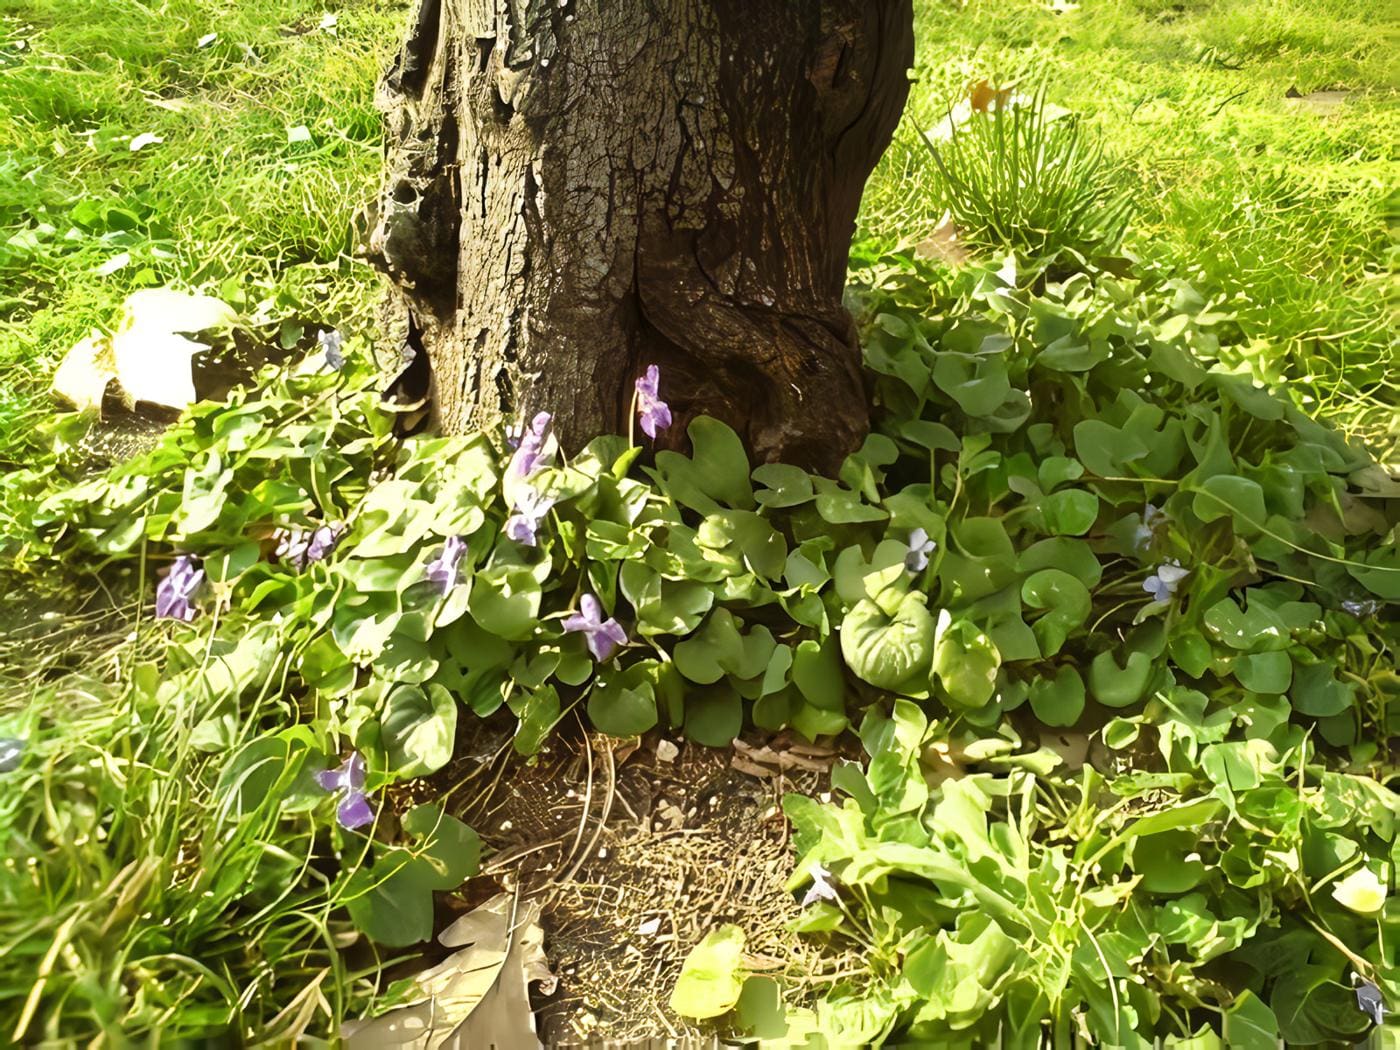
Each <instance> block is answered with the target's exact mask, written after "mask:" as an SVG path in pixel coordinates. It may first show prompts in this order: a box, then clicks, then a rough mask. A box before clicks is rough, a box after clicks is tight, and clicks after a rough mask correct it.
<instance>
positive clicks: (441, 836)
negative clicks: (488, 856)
mask: <svg viewBox="0 0 1400 1050" xmlns="http://www.w3.org/2000/svg"><path fill="white" fill-rule="evenodd" d="M400 823H401V826H402V827H403V830H404V831H406V832H407V833H408V834H410V835H412V836H413V837H414V838H416V839H421V840H422V842H421V843H419V844H418V847H417V849H416V851H415V852H416V854H417V862H418V863H421V864H424V865H426V866H427V867H428V869H429V870H430V875H429V876H428V877H427V878H426V879H425V881H430V882H431V883H432V887H433V889H435V890H455V889H456V888H457V887H458V886H460V885H461V884H462V883H463V882H465V881H466V880H467V879H469V878H471V876H473V875H475V874H476V872H477V869H478V867H479V866H480V862H481V838H480V837H479V836H478V835H477V833H476V832H475V831H473V830H472V829H471V828H469V827H468V826H467V825H466V824H463V823H462V822H461V821H460V820H458V819H457V818H456V817H454V816H452V815H451V814H448V813H444V812H443V811H442V807H441V806H440V805H438V804H436V803H428V804H426V805H421V806H414V807H413V808H412V809H410V810H409V811H408V812H407V813H405V814H404V815H403V819H402V821H401V822H400Z"/></svg>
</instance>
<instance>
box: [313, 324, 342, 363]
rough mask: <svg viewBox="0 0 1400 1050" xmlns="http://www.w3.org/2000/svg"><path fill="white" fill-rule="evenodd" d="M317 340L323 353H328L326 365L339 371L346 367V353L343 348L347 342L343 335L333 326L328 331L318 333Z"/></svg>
mask: <svg viewBox="0 0 1400 1050" xmlns="http://www.w3.org/2000/svg"><path fill="white" fill-rule="evenodd" d="M316 342H317V343H318V344H319V345H320V347H321V351H322V353H324V354H325V355H326V367H328V368H331V369H334V370H335V371H337V372H339V371H340V370H341V369H342V368H344V367H345V354H344V353H343V352H342V350H341V347H342V346H343V345H344V344H345V337H344V336H343V335H341V334H340V333H339V332H337V331H336V330H335V329H334V328H332V329H331V330H330V331H328V332H319V333H317V335H316Z"/></svg>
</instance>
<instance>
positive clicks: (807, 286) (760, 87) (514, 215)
mask: <svg viewBox="0 0 1400 1050" xmlns="http://www.w3.org/2000/svg"><path fill="white" fill-rule="evenodd" d="M912 21H913V15H912V2H911V0H419V6H418V10H417V12H416V16H415V20H414V23H413V26H412V28H411V30H410V33H409V37H408V40H407V43H406V44H405V45H404V48H403V51H402V53H401V54H400V55H399V58H398V60H397V61H396V63H395V64H394V66H393V68H392V69H391V70H390V72H389V74H388V76H387V77H386V79H385V81H384V84H383V85H382V87H381V95H380V103H381V106H382V108H383V109H384V111H385V114H386V118H387V136H386V137H387V174H386V179H385V185H384V188H383V191H382V195H381V198H380V200H379V202H378V211H377V215H374V216H373V218H372V222H373V226H372V230H371V234H370V249H371V254H372V256H373V257H375V258H376V259H377V261H378V264H379V265H380V266H381V267H382V268H383V269H384V270H385V271H386V272H387V273H388V274H389V275H390V276H391V277H392V279H393V282H394V285H395V289H396V290H395V293H394V296H395V299H396V301H397V303H398V305H399V306H400V308H401V309H400V314H401V315H406V317H407V321H408V336H407V338H408V341H409V344H410V345H411V346H412V347H413V348H414V349H415V350H425V351H426V353H427V357H428V360H429V362H430V363H431V368H432V398H433V406H434V414H435V417H436V419H437V421H438V423H439V425H440V426H441V427H442V429H443V430H445V431H447V432H462V431H465V430H468V429H471V428H473V427H478V426H488V425H491V424H493V423H495V422H497V421H499V420H500V418H501V417H502V416H503V415H505V416H509V417H511V418H517V417H519V416H522V415H524V416H529V415H531V414H533V413H534V412H537V411H540V410H546V411H549V412H552V413H553V414H554V418H555V428H556V433H558V434H559V435H560V438H561V440H562V442H563V443H564V445H565V447H566V448H567V447H576V446H578V445H580V444H582V443H583V442H585V441H587V440H588V439H589V438H591V437H593V436H595V435H597V434H599V433H603V432H621V433H626V432H627V424H628V419H627V415H628V412H629V408H630V405H631V402H632V386H633V381H634V379H635V378H636V377H637V376H638V375H640V374H641V373H642V372H643V371H644V370H645V368H646V367H647V365H649V364H657V365H659V366H660V368H661V376H662V384H661V394H662V397H663V398H664V399H665V400H667V401H669V402H670V404H671V407H672V410H673V412H674V414H675V425H673V426H672V427H671V429H670V430H669V431H668V432H666V433H664V434H662V435H660V440H659V441H658V444H661V445H663V447H664V446H671V447H680V446H681V445H682V444H683V443H684V440H685V437H684V430H685V424H686V423H687V422H688V421H689V419H690V418H691V417H693V416H695V415H698V414H701V413H707V414H710V415H713V416H716V417H718V418H720V419H723V420H724V421H726V422H727V423H729V424H730V425H731V426H733V427H734V428H735V429H736V430H737V431H738V432H739V433H740V435H741V436H743V437H744V439H745V441H746V442H747V444H748V446H749V448H750V449H751V450H752V451H753V452H754V454H755V455H756V457H757V458H758V459H759V460H763V461H771V460H777V459H781V460H784V461H786V462H792V463H798V464H803V465H807V466H811V467H815V468H818V469H827V470H831V469H834V467H835V466H836V465H837V464H839V462H840V460H841V458H842V457H843V456H844V455H845V454H846V453H847V452H848V451H850V450H851V449H852V448H854V447H855V446H856V445H857V444H858V443H859V441H860V440H861V438H862V437H863V436H864V434H865V431H866V429H867V427H868V407H867V400H866V396H865V391H864V387H863V384H862V381H861V372H860V356H859V347H858V345H857V342H856V337H855V333H854V330H853V326H852V323H851V318H850V316H849V315H848V314H847V312H846V310H845V308H844V307H843V305H842V302H841V296H842V289H843V286H844V284H845V275H846V264H847V255H848V252H849V249H850V241H851V236H852V234H853V232H854V228H855V219H856V212H857V209H858V207H859V205H860V197H861V191H862V188H863V186H864V184H865V180H866V178H867V177H868V176H869V174H870V171H871V169H872V168H873V167H874V165H875V163H876V161H877V160H878V159H879V157H880V154H881V153H882V152H883V151H884V149H885V147H886V146H887V145H888V144H889V139H890V136H891V135H892V134H893V132H894V128H895V125H896V123H897V122H898V119H899V114H900V111H901V109H902V108H903V105H904V101H905V98H906V96H907V94H908V78H907V71H908V68H909V66H910V64H911V62H912V59H913V26H912Z"/></svg>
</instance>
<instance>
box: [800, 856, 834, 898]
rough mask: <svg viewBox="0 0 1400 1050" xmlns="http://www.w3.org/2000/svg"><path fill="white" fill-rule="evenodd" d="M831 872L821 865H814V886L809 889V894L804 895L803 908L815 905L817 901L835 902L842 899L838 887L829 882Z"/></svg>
mask: <svg viewBox="0 0 1400 1050" xmlns="http://www.w3.org/2000/svg"><path fill="white" fill-rule="evenodd" d="M830 878H831V872H829V871H827V870H826V868H824V867H823V866H822V865H821V864H814V865H812V885H810V886H808V887H807V892H806V893H805V894H803V895H802V907H804V908H805V907H807V905H809V904H815V903H816V902H817V901H834V900H839V899H840V896H841V895H840V894H839V893H837V892H836V887H835V886H833V885H832V884H831V883H830V882H829V881H828V880H829V879H830Z"/></svg>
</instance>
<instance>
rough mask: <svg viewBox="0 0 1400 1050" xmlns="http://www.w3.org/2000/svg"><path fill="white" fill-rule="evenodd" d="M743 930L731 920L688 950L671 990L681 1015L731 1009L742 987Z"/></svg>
mask: <svg viewBox="0 0 1400 1050" xmlns="http://www.w3.org/2000/svg"><path fill="white" fill-rule="evenodd" d="M744 942H745V937H744V931H743V930H742V929H741V928H740V927H738V926H735V925H733V924H730V925H727V926H721V927H720V928H719V929H717V930H711V931H710V932H709V933H707V934H706V935H705V939H704V940H702V941H701V942H700V943H699V944H697V945H696V946H695V947H694V948H692V949H691V950H690V954H689V955H687V956H686V957H685V962H684V963H683V964H682V965H681V975H680V977H679V978H678V979H677V980H676V987H675V989H674V990H673V991H672V992H671V1009H672V1010H674V1011H675V1012H676V1013H678V1014H680V1015H681V1016H682V1017H697V1018H704V1017H719V1016H720V1015H721V1014H726V1013H728V1012H729V1011H730V1010H732V1009H734V1004H735V1003H737V1002H738V1001H739V996H740V994H741V993H742V992H743V990H744V976H745V974H744Z"/></svg>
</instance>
